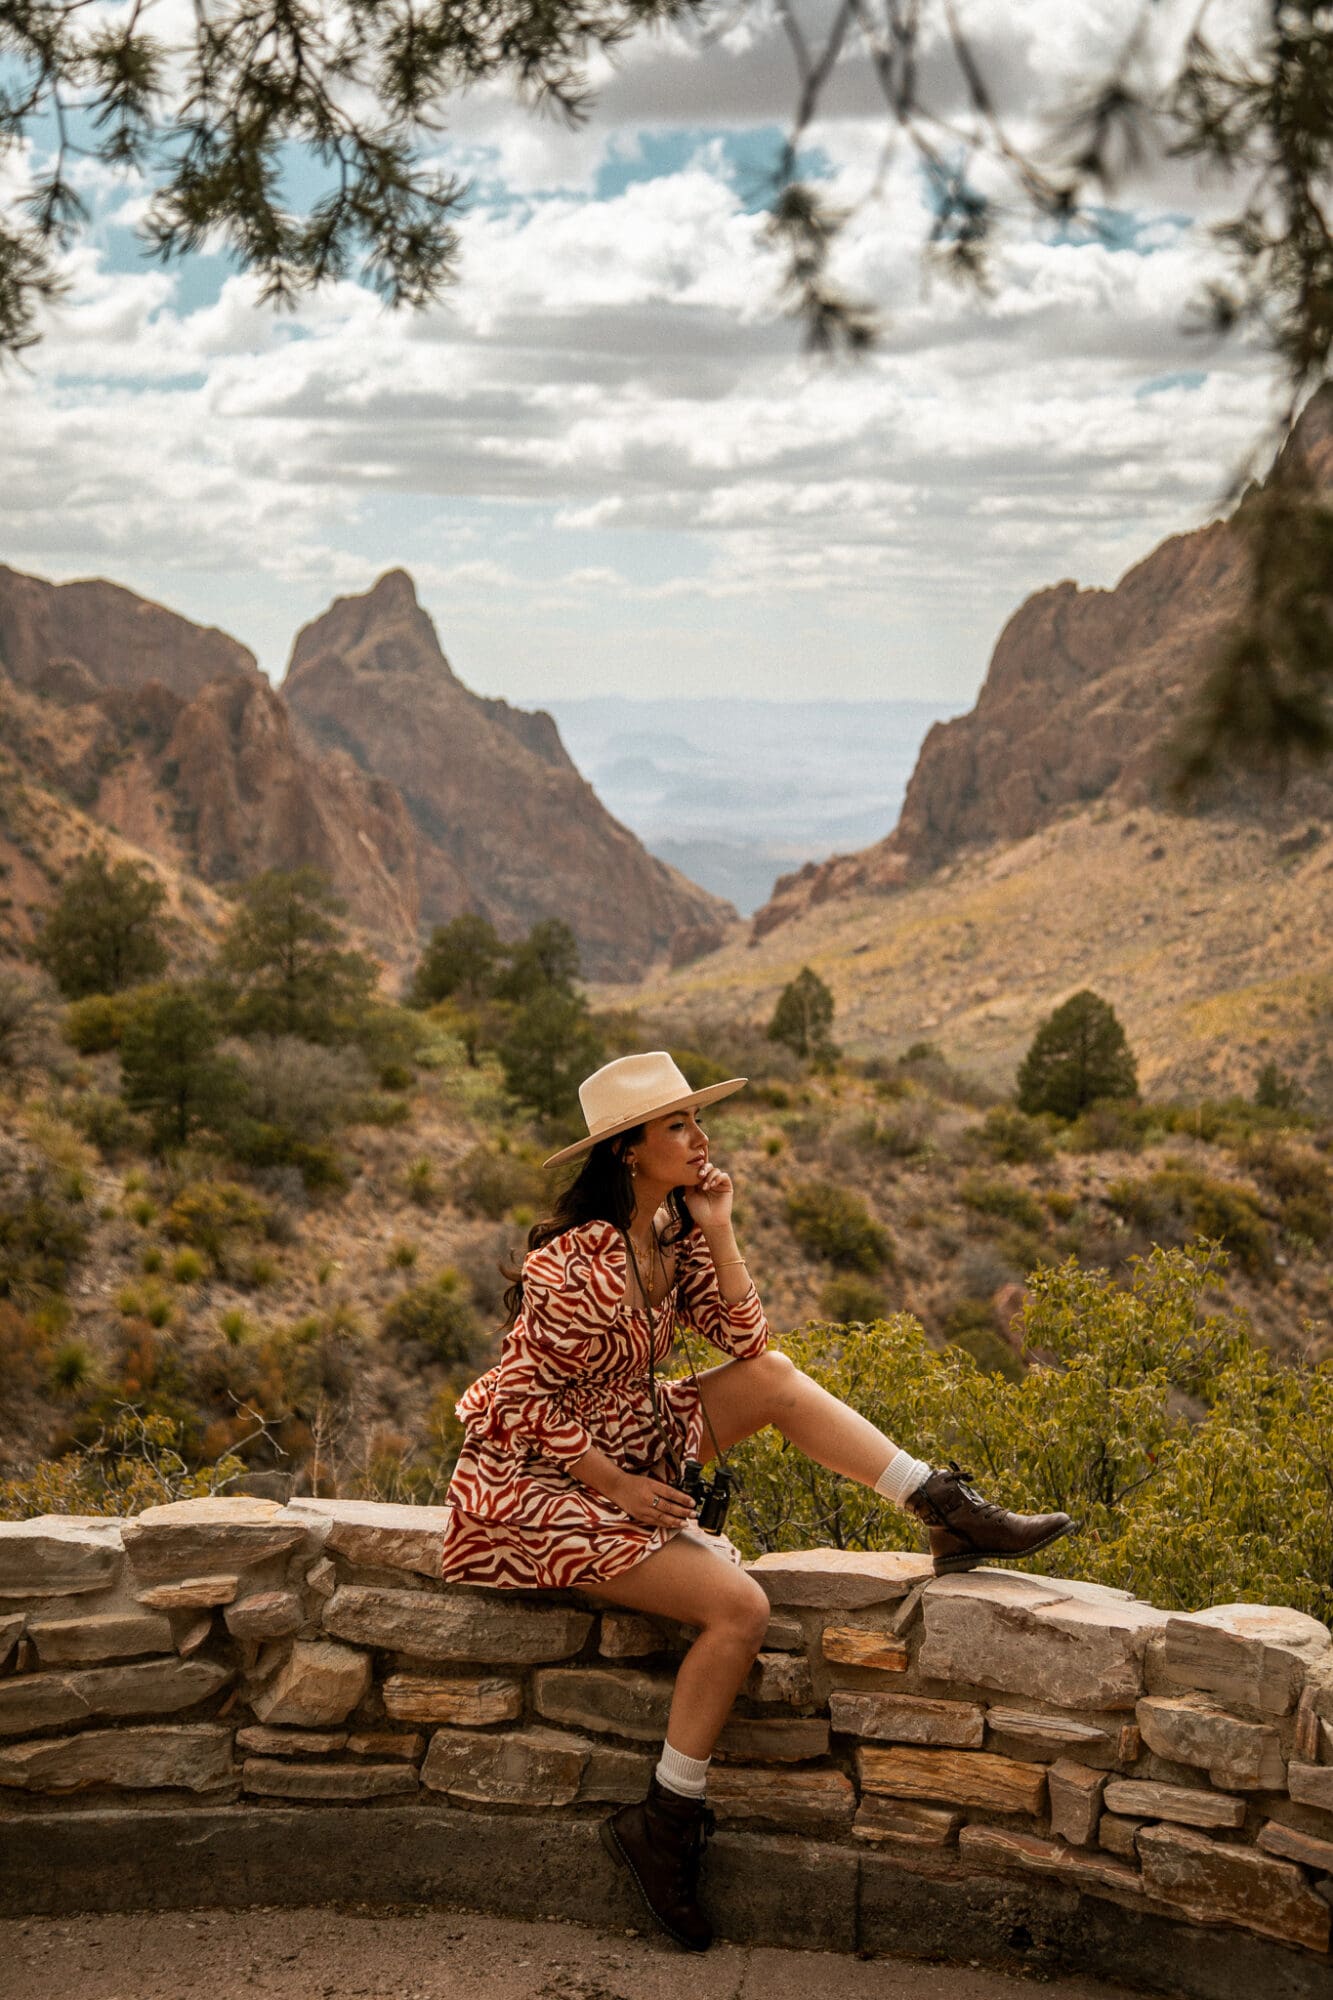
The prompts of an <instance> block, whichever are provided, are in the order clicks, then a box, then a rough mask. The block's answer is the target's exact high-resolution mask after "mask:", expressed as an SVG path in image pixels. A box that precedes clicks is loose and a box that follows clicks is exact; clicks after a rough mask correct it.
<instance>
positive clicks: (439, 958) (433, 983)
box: [410, 911, 504, 1007]
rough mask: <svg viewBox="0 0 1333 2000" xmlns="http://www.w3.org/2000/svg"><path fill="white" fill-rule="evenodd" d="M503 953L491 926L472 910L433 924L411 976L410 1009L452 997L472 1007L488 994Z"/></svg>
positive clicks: (429, 1005) (431, 1005)
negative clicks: (446, 921) (433, 926)
mask: <svg viewBox="0 0 1333 2000" xmlns="http://www.w3.org/2000/svg"><path fill="white" fill-rule="evenodd" d="M503 951H504V947H503V946H502V945H501V943H500V940H499V938H498V937H497V936H496V934H495V929H494V926H493V925H492V924H491V923H489V922H488V920H487V919H486V918H485V917H481V916H477V915H475V914H474V913H473V912H472V911H464V913H463V914H462V916H458V917H454V918H453V919H452V920H451V921H450V922H449V923H447V924H437V925H436V927H435V929H434V930H433V931H432V932H431V934H430V942H429V943H428V944H427V946H426V949H425V951H424V952H423V953H422V955H421V958H420V959H419V961H418V963H417V968H416V971H415V972H414V973H413V975H412V984H411V988H410V994H411V1004H412V1006H414V1007H433V1006H434V1005H435V1004H436V1003H437V1002H438V1001H440V1000H452V999H454V998H458V999H460V1000H461V1001H462V1002H463V1003H464V1004H466V1005H474V1004H475V1003H476V1002H477V1001H478V1000H480V999H481V998H482V997H483V996H484V995H486V994H488V993H489V992H490V990H491V986H492V984H493V983H494V979H495V975H496V971H497V968H498V967H499V964H500V961H501V957H502V955H503Z"/></svg>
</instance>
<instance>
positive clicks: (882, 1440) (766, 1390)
mask: <svg viewBox="0 0 1333 2000" xmlns="http://www.w3.org/2000/svg"><path fill="white" fill-rule="evenodd" d="M699 1391H700V1394H701V1395H702V1397H703V1402H704V1408H705V1410H706V1411H707V1413H708V1419H709V1423H711V1425H712V1427H713V1431H714V1432H715V1433H716V1436H717V1441H718V1443H719V1444H720V1445H721V1447H722V1449H723V1451H727V1450H729V1449H730V1447H731V1446H732V1445H734V1444H739V1443H740V1441H741V1439H742V1438H747V1437H753V1436H754V1433H755V1432H756V1431H761V1430H763V1428H764V1426H765V1425H766V1424H775V1425H776V1426H777V1428H778V1429H779V1430H780V1431H781V1432H782V1435H783V1436H784V1437H785V1438H790V1440H791V1442H792V1443H793V1444H794V1445H795V1446H796V1447H797V1448H798V1450H800V1451H803V1452H804V1453H805V1455H806V1457H807V1458H813V1459H815V1460H816V1461H817V1462H818V1463H819V1464H820V1465H826V1466H827V1467H828V1468H829V1471H830V1472H840V1473H842V1475H843V1477H844V1478H846V1479H855V1480H857V1481H859V1483H860V1484H861V1485H862V1486H873V1485H874V1484H875V1481H876V1480H877V1479H878V1478H879V1477H880V1475H881V1473H883V1471H884V1470H885V1468H886V1466H888V1465H890V1464H891V1463H892V1461H893V1460H894V1458H896V1457H897V1454H898V1446H897V1445H896V1444H894V1443H893V1441H892V1439H891V1438H886V1437H885V1435H884V1433H883V1431H879V1430H876V1428H875V1426H874V1425H873V1424H872V1423H869V1422H867V1420H866V1419H865V1418H864V1417H863V1416H861V1415H859V1414H858V1412H857V1411H855V1410H852V1409H849V1408H848V1406H847V1405H846V1403H840V1402H839V1401H838V1398H837V1397H836V1396H831V1395H830V1394H829V1392H828V1390H827V1389H821V1388H820V1386H819V1384H818V1382H814V1381H812V1380H811V1378H810V1377H809V1376H808V1375H805V1374H803V1373H802V1372H801V1370H800V1369H799V1368H798V1367H796V1365H795V1363H794V1362H792V1361H790V1360H789V1359H788V1357H787V1356H786V1355H785V1354H782V1353H780V1352H779V1350H778V1349H777V1348H775V1347H774V1348H770V1349H769V1350H768V1352H767V1353H766V1354H761V1355H758V1356H756V1358H755V1359H754V1360H753V1361H728V1362H724V1363H723V1365H722V1367H720V1368H710V1369H708V1370H706V1372H705V1373H704V1374H702V1375H701V1376H700V1377H699ZM704 1446H705V1449H706V1451H707V1452H708V1455H709V1456H710V1457H711V1456H712V1455H713V1453H712V1437H711V1436H710V1433H709V1429H708V1425H707V1424H706V1425H705V1426H704Z"/></svg>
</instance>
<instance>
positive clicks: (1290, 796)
mask: <svg viewBox="0 0 1333 2000" xmlns="http://www.w3.org/2000/svg"><path fill="white" fill-rule="evenodd" d="M1288 449H1289V450H1290V451H1291V452H1292V453H1293V454H1294V455H1296V456H1297V457H1299V458H1300V459H1302V460H1303V461H1304V463H1305V466H1306V467H1307V468H1308V471H1309V473H1310V475H1311V477H1312V479H1313V482H1314V485H1315V488H1316V490H1318V491H1321V492H1323V493H1324V494H1327V493H1328V492H1329V491H1330V490H1331V489H1333V390H1329V391H1325V392H1323V393H1321V394H1320V395H1318V396H1316V397H1315V398H1313V399H1312V401H1311V402H1310V404H1309V405H1308V406H1307V408H1306V410H1305V412H1304V414H1303V416H1302V418H1301V422H1300V424H1299V426H1298V427H1297V430H1296V432H1295V434H1294V436H1293V438H1292V441H1291V444H1290V445H1289V447H1288ZM1242 505H1243V503H1242ZM1246 582H1247V566H1246V546H1245V541H1244V538H1243V535H1242V534H1241V532H1240V531H1239V530H1238V528H1237V525H1236V516H1235V515H1232V516H1231V517H1230V518H1229V519H1227V520H1223V521H1214V522H1212V523H1211V524H1210V525H1209V526H1207V527H1204V528H1200V529H1197V530H1195V531H1194V532H1193V533H1191V534H1183V535H1176V536H1173V537H1172V538H1171V539H1170V540H1168V541H1165V542H1163V543H1162V544H1161V546H1160V547H1159V548H1156V549H1154V550H1153V551H1152V553H1151V554H1150V555H1148V556H1147V557H1145V558H1144V560H1143V561H1142V562H1140V563H1137V564H1136V565H1135V566H1134V567H1133V568H1132V569H1130V570H1129V571H1128V572H1127V573H1126V574H1125V575H1124V576H1123V577H1122V578H1121V580H1120V581H1119V583H1118V584H1116V586H1115V587H1114V589H1111V590H1080V589H1079V588H1078V587H1077V585H1075V584H1073V583H1070V582H1063V583H1058V584H1056V585H1055V586H1054V587H1053V588H1052V589H1049V590H1041V591H1038V592H1036V594H1035V595H1034V596H1032V597H1030V598H1028V599H1027V601H1026V602H1025V603H1024V604H1022V605H1020V607H1019V609H1018V610H1017V611H1016V612H1015V613H1014V615H1013V617H1012V618H1011V619H1010V620H1009V622H1008V624H1007V625H1006V626H1005V628H1004V630H1003V631H1002V632H1001V634H1000V637H999V639H998V641H997V643H996V646H995V651H994V653H993V654H992V656H991V661H990V665H989V668H988V670H987V673H986V679H985V682H984V684H983V686H982V689H981V692H980V694H979V695H978V697H977V701H976V705H975V707H974V708H973V709H972V710H971V711H970V712H969V713H968V714H967V715H963V716H959V717H957V718H955V719H954V720H953V721H950V722H943V723H937V724H936V725H935V726H934V727H933V728H932V729H931V730H930V732H929V734H928V735H927V737H926V739H925V742H924V743H923V745H922V748H921V754H920V756H919V758H918V760H917V765H916V769H915V771H914V772H913V774H912V778H911V781H910V783H909V785H908V788H907V794H906V797H905V799H904V801H903V809H902V813H901V815H900V817H899V820H898V824H897V826H896V827H894V829H893V830H892V832H891V833H889V834H888V835H887V836H886V837H885V838H884V839H883V840H881V841H879V842H877V843H876V844H875V845H873V846H871V847H868V848H866V849H864V850H863V851H862V852H861V853H859V854H851V855H840V856H836V857H834V858H833V859H831V860H829V861H826V862H822V863H818V864H810V865H808V866H806V867H805V868H803V869H801V870H800V871H799V872H798V873H796V874H792V875H787V876H784V877H783V878H782V879H781V880H780V881H779V882H778V883H777V884H776V886H775V888H774V891H773V895H772V897H771V898H770V899H769V901H768V903H767V904H765V906H764V907H763V909H761V910H760V911H758V912H757V913H756V916H755V919H754V927H755V932H756V934H757V935H758V936H763V935H764V934H765V933H766V932H768V931H771V930H774V929H776V928H777V927H778V926H779V925H781V924H783V923H786V922H788V921H790V919H791V918H792V917H793V916H795V915H796V914H797V913H798V912H800V911H802V910H808V909H811V908H813V907H815V906H817V905H818V904H821V903H826V902H828V901H829V900H830V899H836V898H838V897H843V896H856V895H859V894H861V893H863V892H865V891H867V890H869V891H879V892H883V893H888V892H891V891H892V890H894V889H896V888H898V887H899V886H901V885H902V884H903V883H904V882H908V881H914V880H919V879H921V878H922V877H923V876H926V875H928V874H929V873H930V872H931V871H932V870H933V869H936V868H939V867H940V866H941V865H942V864H943V863H945V862H946V861H948V860H950V859H952V858H954V857H955V856H958V855H960V854H964V853H967V852H968V851H970V850H973V849H978V848H984V847H988V846H993V845H996V844H1003V843H1006V842H1012V841H1020V840H1024V839H1026V838H1027V837H1028V836H1029V835H1030V834H1033V833H1035V832H1036V831H1037V830H1038V829H1039V828H1041V827H1044V826H1049V825H1050V824H1051V823H1052V822H1053V821H1055V820H1057V819H1059V818H1060V817H1061V815H1063V814H1066V813H1069V812H1078V811H1080V810H1081V809H1084V808H1086V807H1087V806H1089V805H1091V804H1092V803H1093V802H1094V801H1097V800H1105V801H1108V802H1112V803H1114V805H1115V806H1117V807H1143V806H1148V805H1161V804H1162V803H1164V801H1165V799H1166V796H1167V780H1168V777H1169V771H1168V768H1167V763H1166V758H1165V755H1164V749H1165V746H1166V744H1167V743H1168V741H1169V739H1170V737H1171V735H1172V733H1173V731H1174V729H1175V727H1176V725H1177V723H1178V722H1179V720H1180V717H1181V715H1182V713H1183V712H1184V711H1185V710H1186V708H1187V706H1188V702H1189V700H1190V698H1191V695H1192V693H1193V691H1194V690H1195V688H1196V687H1197V685H1198V682H1199V680H1200V677H1201V675H1202V674H1203V672H1204V671H1205V669H1206V667H1207V665H1208V662H1209V659H1210V656H1211V654H1212V651H1213V649H1214V647H1215V646H1216V644H1217V642H1218V640H1219V639H1220V637H1221V636H1222V634H1223V633H1224V632H1225V630H1226V628H1227V626H1228V625H1229V624H1230V623H1231V622H1233V621H1234V620H1235V618H1236V617H1237V616H1238V615H1239V614H1240V612H1241V611H1242V609H1243V606H1244V602H1245V592H1246ZM1198 805H1199V808H1200V809H1202V810H1206V811H1208V812H1211V813H1221V814H1223V815H1224V816H1225V817H1227V818H1230V819H1236V818H1244V819H1245V820H1247V821H1248V820H1253V821H1256V822H1258V823H1261V824H1268V825H1271V826H1279V827H1284V828H1287V829H1290V828H1291V827H1292V826H1293V825H1295V824H1298V823H1299V822H1301V821H1302V820H1304V819H1307V818H1309V817H1311V816H1314V817H1318V818H1322V819H1328V818H1329V816H1330V814H1331V813H1333V783H1330V780H1329V777H1328V775H1327V774H1325V775H1324V776H1322V777H1319V776H1305V777H1302V778H1299V779H1298V780H1297V781H1296V782H1295V783H1293V784H1291V785H1290V786H1288V788H1287V789H1286V791H1285V792H1281V793H1280V792H1278V791H1277V790H1276V788H1275V787H1273V786H1271V785H1265V784H1262V783H1260V782H1258V781H1253V782H1248V783H1246V784H1244V785H1238V784H1236V783H1234V782H1233V783H1230V784H1228V785H1227V786H1226V787H1225V789H1222V788H1220V787H1217V788H1214V789H1213V790H1212V792H1211V793H1210V794H1208V795H1205V796H1203V797H1201V798H1200V800H1199V801H1198Z"/></svg>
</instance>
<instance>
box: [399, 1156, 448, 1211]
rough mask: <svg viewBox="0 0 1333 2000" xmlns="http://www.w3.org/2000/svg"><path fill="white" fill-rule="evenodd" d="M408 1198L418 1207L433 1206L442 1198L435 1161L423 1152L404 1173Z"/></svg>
mask: <svg viewBox="0 0 1333 2000" xmlns="http://www.w3.org/2000/svg"><path fill="white" fill-rule="evenodd" d="M404 1182H405V1185H406V1188H407V1198H408V1200H409V1201H414V1202H415V1203H416V1205H417V1207H418V1208H432V1207H433V1206H434V1205H435V1203H436V1202H437V1201H438V1200H439V1198H440V1184H439V1181H438V1180H437V1179H436V1175H435V1162H434V1161H433V1160H431V1159H429V1158H427V1156H426V1155H425V1154H424V1153H423V1154H422V1156H421V1158H420V1159H417V1160H413V1161H412V1162H411V1164H410V1165H409V1166H408V1169H407V1172H406V1174H405V1175H404Z"/></svg>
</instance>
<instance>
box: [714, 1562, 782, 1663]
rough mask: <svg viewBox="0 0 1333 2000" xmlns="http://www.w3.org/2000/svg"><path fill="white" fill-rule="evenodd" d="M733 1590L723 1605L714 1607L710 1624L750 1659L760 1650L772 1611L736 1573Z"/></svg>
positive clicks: (759, 1593) (747, 1579) (752, 1585)
mask: <svg viewBox="0 0 1333 2000" xmlns="http://www.w3.org/2000/svg"><path fill="white" fill-rule="evenodd" d="M736 1586H737V1587H736V1589H735V1590H733V1591H729V1592H728V1593H727V1598H726V1602H725V1604H723V1605H720V1606H719V1607H718V1615H717V1618H716V1620H715V1621H714V1622H715V1624H716V1625H720V1626H721V1627H722V1628H723V1630H725V1632H726V1634H727V1637H728V1638H729V1639H731V1640H732V1641H733V1642H734V1643H735V1645H736V1646H737V1647H738V1648H742V1649H743V1650H744V1651H746V1652H747V1653H749V1654H750V1656H751V1658H753V1657H754V1655H755V1654H756V1653H758V1652H759V1651H760V1649H761V1648H762V1646H763V1643H764V1638H765V1635H766V1634H767V1632H768V1624H769V1619H770V1618H771V1616H772V1610H771V1607H770V1605H769V1602H768V1599H767V1597H766V1596H765V1595H764V1593H763V1591H762V1590H761V1589H760V1587H759V1585H758V1584H757V1583H755V1582H754V1581H753V1579H752V1578H750V1577H748V1576H742V1575H741V1573H740V1572H739V1571H737V1574H736Z"/></svg>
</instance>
